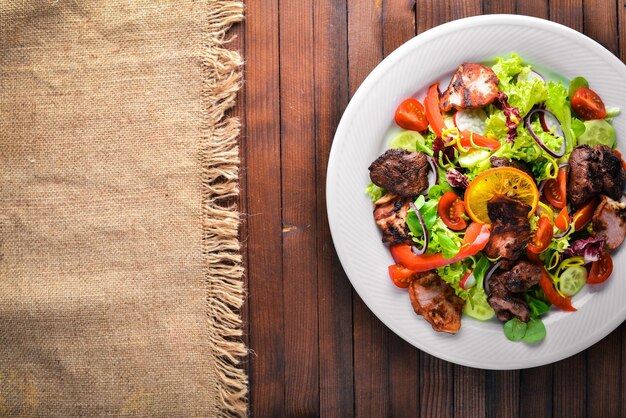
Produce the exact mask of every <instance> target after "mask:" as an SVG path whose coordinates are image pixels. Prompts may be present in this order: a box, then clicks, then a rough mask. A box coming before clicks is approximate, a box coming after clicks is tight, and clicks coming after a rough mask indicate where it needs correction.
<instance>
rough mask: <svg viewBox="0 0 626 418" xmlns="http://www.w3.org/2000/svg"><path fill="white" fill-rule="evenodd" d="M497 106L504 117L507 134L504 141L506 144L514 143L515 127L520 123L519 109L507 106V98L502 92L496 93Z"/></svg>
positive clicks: (515, 136)
mask: <svg viewBox="0 0 626 418" xmlns="http://www.w3.org/2000/svg"><path fill="white" fill-rule="evenodd" d="M497 105H498V107H499V108H500V109H502V111H503V112H504V116H505V117H506V127H507V134H506V140H507V141H508V142H513V141H515V138H517V125H519V123H520V121H521V116H520V113H519V109H518V108H516V107H513V106H511V105H510V104H509V97H508V96H507V95H506V93H504V92H502V91H501V92H498V101H497Z"/></svg>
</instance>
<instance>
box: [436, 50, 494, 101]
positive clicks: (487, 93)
mask: <svg viewBox="0 0 626 418" xmlns="http://www.w3.org/2000/svg"><path fill="white" fill-rule="evenodd" d="M497 97H498V77H497V76H496V73H494V72H493V70H492V69H491V68H488V67H485V66H484V65H480V64H474V63H471V62H464V63H463V64H461V66H460V67H459V68H458V69H457V70H456V73H454V76H452V80H450V85H449V86H448V89H447V90H446V91H444V92H443V95H442V96H441V98H440V99H439V108H440V109H441V111H442V112H448V111H449V110H451V109H452V108H454V109H467V108H476V107H484V106H487V105H488V104H490V103H492V102H493V101H494V100H496V98H497Z"/></svg>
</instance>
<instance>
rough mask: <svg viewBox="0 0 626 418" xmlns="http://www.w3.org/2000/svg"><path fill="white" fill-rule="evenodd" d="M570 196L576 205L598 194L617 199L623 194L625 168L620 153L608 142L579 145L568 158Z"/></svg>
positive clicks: (570, 199)
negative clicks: (608, 144)
mask: <svg viewBox="0 0 626 418" xmlns="http://www.w3.org/2000/svg"><path fill="white" fill-rule="evenodd" d="M569 164H570V171H569V176H568V180H567V198H568V200H569V202H570V203H571V204H572V206H573V207H574V208H578V207H580V206H582V205H584V204H585V203H587V202H588V201H589V200H590V199H591V198H592V197H595V196H597V195H599V194H604V195H607V196H609V197H610V198H612V199H614V200H619V199H620V198H621V197H622V190H623V188H624V182H625V181H626V171H624V169H623V168H622V163H621V161H620V159H619V157H618V156H617V155H615V154H614V153H613V151H611V148H609V147H607V146H606V145H596V146H595V147H593V148H591V147H590V146H589V145H580V146H578V147H576V148H574V150H573V151H572V154H571V155H570V157H569Z"/></svg>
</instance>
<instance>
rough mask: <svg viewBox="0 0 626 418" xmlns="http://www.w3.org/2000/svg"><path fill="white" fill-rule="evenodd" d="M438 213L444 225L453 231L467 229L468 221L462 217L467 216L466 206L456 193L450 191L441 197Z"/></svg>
mask: <svg viewBox="0 0 626 418" xmlns="http://www.w3.org/2000/svg"><path fill="white" fill-rule="evenodd" d="M437 213H438V214H439V217H440V218H441V220H442V221H443V223H444V224H446V226H447V227H448V228H450V229H452V230H453V231H461V230H463V229H465V228H467V221H465V219H463V217H462V215H464V214H465V204H464V203H463V201H462V200H461V198H459V196H457V194H456V193H454V192H452V191H450V192H446V193H444V195H443V196H441V199H439V204H438V205H437Z"/></svg>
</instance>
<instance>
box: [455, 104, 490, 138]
mask: <svg viewBox="0 0 626 418" xmlns="http://www.w3.org/2000/svg"><path fill="white" fill-rule="evenodd" d="M486 120H487V114H486V113H485V111H484V110H483V109H481V108H478V109H461V110H458V111H457V112H456V113H455V114H454V125H455V126H456V127H457V128H459V131H470V132H475V133H477V134H480V135H484V133H485V126H486V123H485V121H486Z"/></svg>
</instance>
